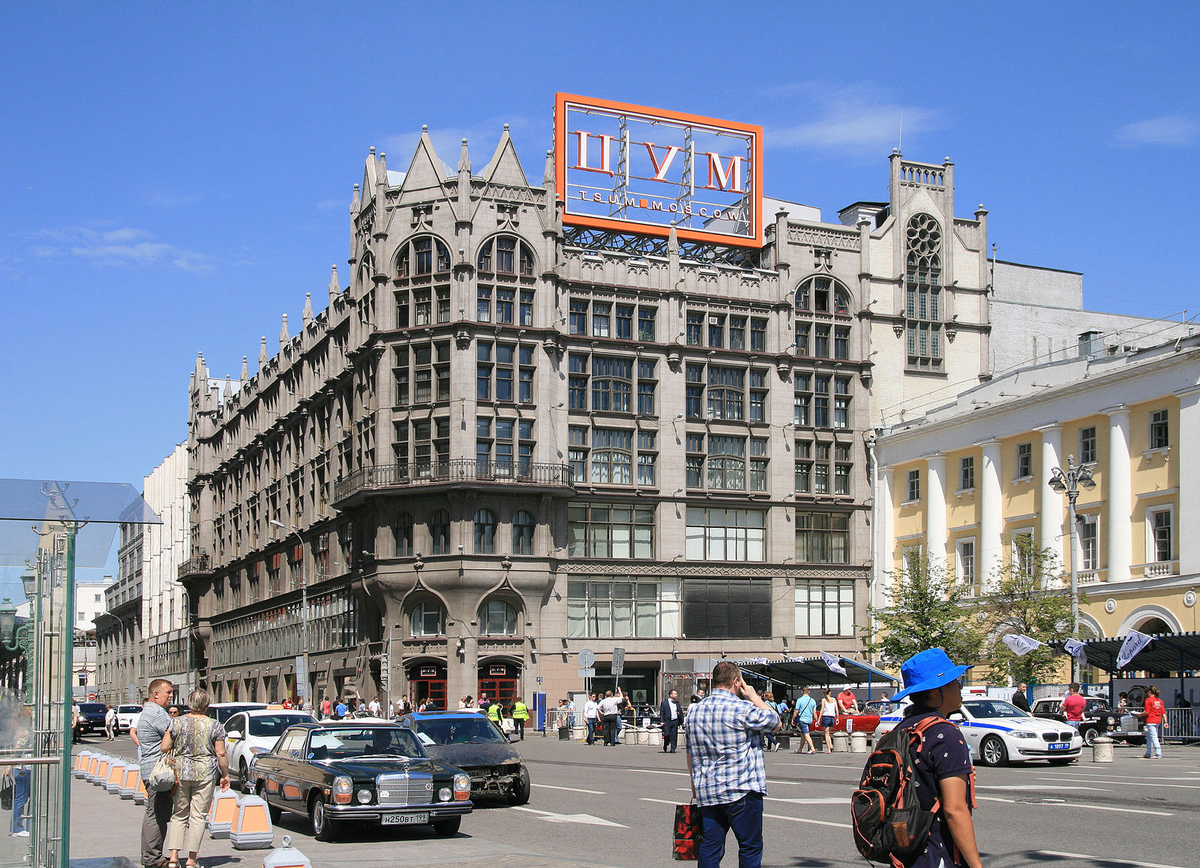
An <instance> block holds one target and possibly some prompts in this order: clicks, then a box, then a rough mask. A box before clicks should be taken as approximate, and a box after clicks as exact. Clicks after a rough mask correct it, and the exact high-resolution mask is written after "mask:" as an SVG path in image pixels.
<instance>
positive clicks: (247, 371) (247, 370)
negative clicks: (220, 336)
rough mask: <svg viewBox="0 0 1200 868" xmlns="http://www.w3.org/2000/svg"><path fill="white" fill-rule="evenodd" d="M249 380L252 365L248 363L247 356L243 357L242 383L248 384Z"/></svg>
mask: <svg viewBox="0 0 1200 868" xmlns="http://www.w3.org/2000/svg"><path fill="white" fill-rule="evenodd" d="M249 379H250V365H249V363H248V362H247V360H246V357H245V356H242V376H241V380H242V382H243V383H245V382H246V381H247V380H249Z"/></svg>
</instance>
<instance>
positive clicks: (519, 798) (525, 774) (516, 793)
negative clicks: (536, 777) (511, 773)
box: [508, 766, 533, 805]
mask: <svg viewBox="0 0 1200 868" xmlns="http://www.w3.org/2000/svg"><path fill="white" fill-rule="evenodd" d="M532 787H533V785H532V784H531V783H530V782H529V769H527V768H525V766H521V773H520V774H519V775H517V779H516V780H515V781H513V785H512V791H511V792H509V794H508V803H509V804H510V805H523V804H525V803H526V802H528V801H529V792H530V790H531V789H532Z"/></svg>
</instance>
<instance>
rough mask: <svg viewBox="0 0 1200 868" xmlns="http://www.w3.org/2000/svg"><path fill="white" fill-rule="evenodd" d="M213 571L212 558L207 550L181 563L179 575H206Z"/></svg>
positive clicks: (181, 576)
mask: <svg viewBox="0 0 1200 868" xmlns="http://www.w3.org/2000/svg"><path fill="white" fill-rule="evenodd" d="M211 572H212V559H211V558H210V557H209V556H208V553H207V552H201V553H200V554H198V555H196V556H195V557H194V558H188V559H187V560H186V561H184V562H183V563H182V564H180V565H179V571H178V577H179V578H180V579H186V578H187V577H188V576H204V575H208V574H209V573H211Z"/></svg>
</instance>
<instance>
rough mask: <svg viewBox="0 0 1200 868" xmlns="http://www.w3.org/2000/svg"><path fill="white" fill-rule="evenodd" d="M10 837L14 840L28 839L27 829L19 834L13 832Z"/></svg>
mask: <svg viewBox="0 0 1200 868" xmlns="http://www.w3.org/2000/svg"><path fill="white" fill-rule="evenodd" d="M12 836H13V837H14V838H28V837H29V830H28V829H22V830H21V831H20V832H13V833H12Z"/></svg>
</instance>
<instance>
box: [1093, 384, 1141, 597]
mask: <svg viewBox="0 0 1200 868" xmlns="http://www.w3.org/2000/svg"><path fill="white" fill-rule="evenodd" d="M1100 412H1101V413H1104V414H1106V415H1107V416H1108V468H1107V471H1106V472H1105V474H1104V477H1105V478H1104V487H1105V495H1106V497H1105V500H1107V501H1108V515H1107V516H1105V518H1106V519H1107V521H1106V524H1107V526H1108V571H1107V573H1106V576H1105V578H1106V581H1109V582H1124V581H1127V580H1128V579H1129V568H1130V566H1131V565H1132V564H1133V542H1132V540H1133V496H1132V493H1131V488H1132V485H1133V482H1132V480H1131V478H1130V460H1129V408H1128V407H1127V406H1125V405H1124V404H1118V405H1117V406H1115V407H1105V408H1104V409H1103V410H1101V411H1100Z"/></svg>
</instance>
